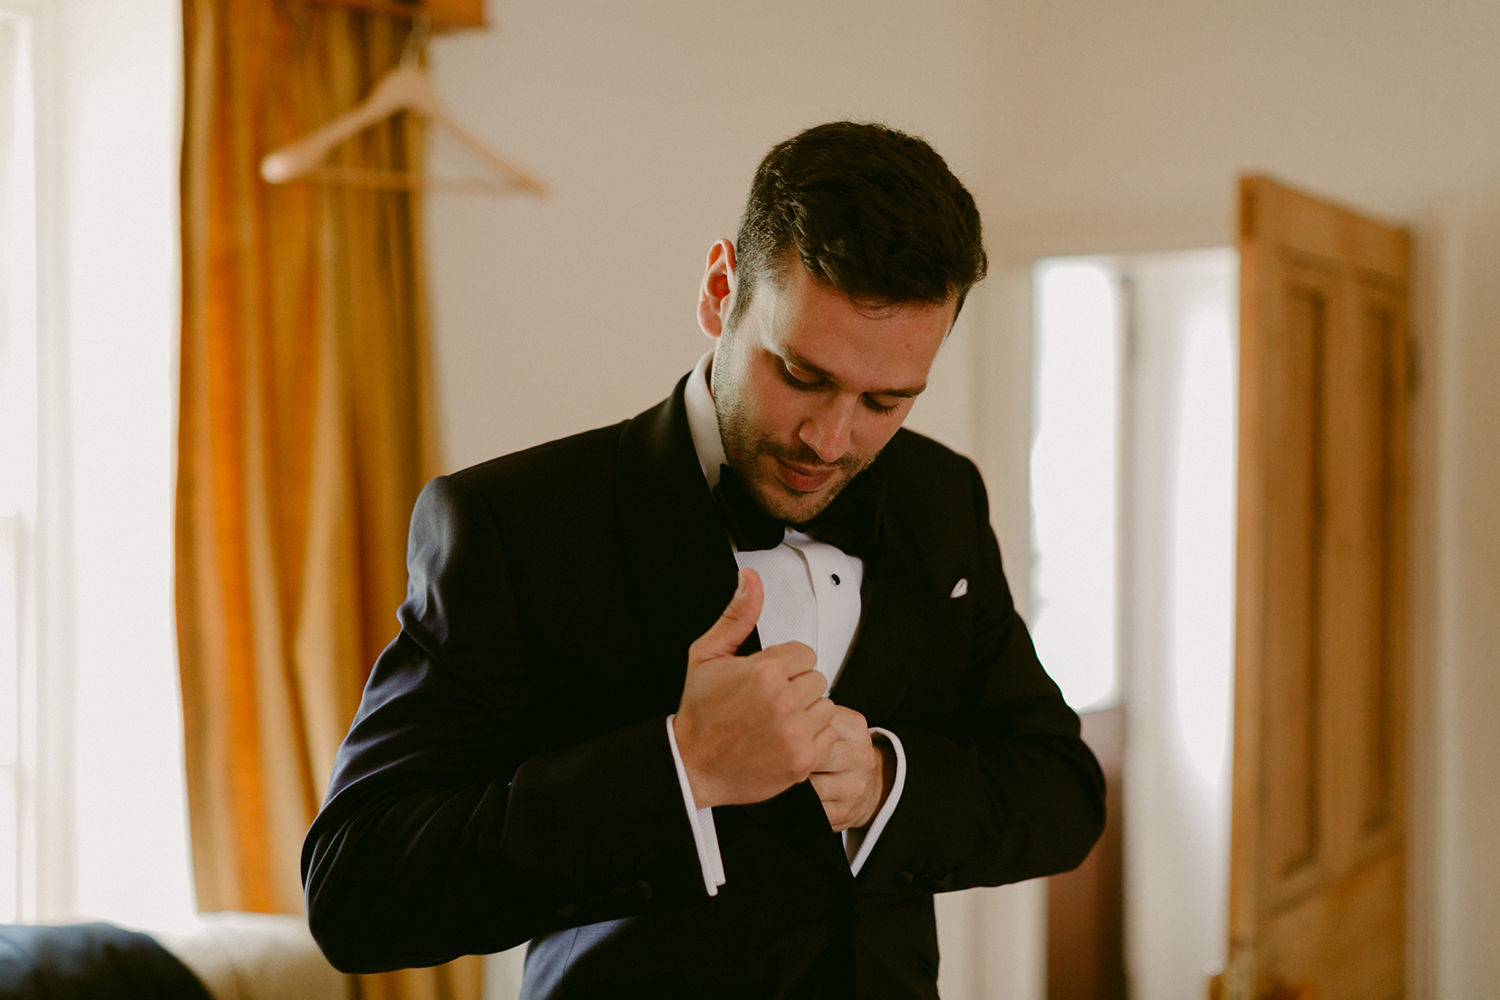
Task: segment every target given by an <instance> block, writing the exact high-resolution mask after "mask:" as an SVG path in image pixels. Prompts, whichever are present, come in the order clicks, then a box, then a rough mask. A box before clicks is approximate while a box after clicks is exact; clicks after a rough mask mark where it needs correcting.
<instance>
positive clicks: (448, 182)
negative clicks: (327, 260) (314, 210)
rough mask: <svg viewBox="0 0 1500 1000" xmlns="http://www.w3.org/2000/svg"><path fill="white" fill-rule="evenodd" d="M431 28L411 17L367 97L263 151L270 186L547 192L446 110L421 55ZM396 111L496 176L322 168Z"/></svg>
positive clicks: (262, 164) (264, 171)
mask: <svg viewBox="0 0 1500 1000" xmlns="http://www.w3.org/2000/svg"><path fill="white" fill-rule="evenodd" d="M429 31H430V22H429V21H428V20H427V19H426V18H425V17H423V18H418V19H417V20H416V21H414V22H413V24H412V34H411V37H410V38H408V39H407V42H406V49H405V50H404V51H403V52H402V54H401V62H400V64H399V65H397V66H396V68H395V69H393V70H391V71H390V72H388V73H386V75H385V76H383V77H382V78H381V79H380V81H379V82H378V83H376V84H375V88H374V89H373V90H371V91H370V96H368V97H366V98H365V99H364V101H363V102H362V103H360V104H359V105H358V106H357V107H355V108H353V109H351V110H349V111H346V112H344V113H343V114H342V115H339V116H338V117H337V118H335V119H334V120H333V121H331V122H329V123H328V124H326V125H324V126H323V127H322V128H320V129H318V130H317V131H316V132H313V133H312V134H310V135H308V136H306V137H304V138H302V139H298V140H297V141H296V142H294V143H291V144H289V145H286V146H282V147H281V148H280V149H277V150H274V151H273V152H271V153H269V154H267V155H266V157H265V158H264V159H263V160H261V161H260V175H261V177H263V178H265V179H266V181H268V182H269V183H271V184H285V183H286V182H287V181H291V180H296V179H297V178H299V177H314V178H317V179H319V180H322V181H325V182H327V183H333V184H353V185H358V186H361V187H379V188H398V189H406V190H426V191H432V190H441V191H467V192H474V193H488V194H516V193H524V194H533V195H538V196H546V194H547V185H546V184H545V183H544V182H542V181H541V180H540V179H538V178H537V177H535V176H534V175H532V174H530V173H528V172H526V171H525V170H523V169H521V168H520V167H518V166H516V165H515V164H514V163H511V162H510V161H509V160H507V159H506V158H505V157H503V156H501V155H500V154H499V153H497V152H495V151H494V150H492V149H490V148H489V147H488V146H486V145H485V144H484V143H483V142H481V141H479V139H477V138H475V137H474V136H473V135H472V134H471V133H470V132H469V131H468V130H467V129H465V128H464V127H463V126H462V125H460V124H458V122H457V121H455V120H454V118H453V116H452V115H451V114H449V113H448V109H447V108H446V107H445V106H444V105H443V102H442V99H441V98H440V97H438V94H437V90H436V89H435V88H434V87H433V85H432V78H431V77H430V76H428V75H427V71H426V70H425V69H423V68H422V65H421V62H420V58H419V56H420V53H421V50H422V46H423V45H424V44H425V43H426V40H427V35H428V32H429ZM398 111H411V112H414V113H416V114H417V115H420V116H421V117H422V118H425V119H427V120H428V121H430V122H433V123H434V124H436V125H438V126H440V127H442V128H444V129H446V130H447V131H448V132H449V133H450V134H451V135H452V136H453V137H454V138H455V139H457V140H458V142H459V144H460V145H461V146H463V147H464V148H465V149H467V150H468V151H469V152H470V153H472V154H474V156H476V157H477V158H478V159H479V160H481V161H482V162H484V163H486V164H488V165H489V166H490V167H491V168H492V169H493V170H494V176H492V177H472V178H435V177H426V176H423V175H420V174H414V173H407V172H403V171H400V170H374V169H371V168H368V167H331V166H325V161H326V160H327V159H328V154H329V153H331V152H332V151H333V149H334V147H336V146H338V145H339V144H340V143H342V142H344V141H345V140H347V139H349V138H351V137H353V136H355V135H358V134H359V133H360V132H363V131H364V130H365V129H367V128H369V127H370V126H371V125H374V124H376V123H377V122H380V121H384V120H385V119H386V118H389V117H390V116H391V115H394V114H396V113H397V112H398Z"/></svg>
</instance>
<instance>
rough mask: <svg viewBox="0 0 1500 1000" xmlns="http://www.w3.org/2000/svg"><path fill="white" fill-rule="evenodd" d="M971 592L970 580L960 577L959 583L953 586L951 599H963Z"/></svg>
mask: <svg viewBox="0 0 1500 1000" xmlns="http://www.w3.org/2000/svg"><path fill="white" fill-rule="evenodd" d="M968 592H969V578H968V577H966V576H962V577H959V579H958V582H957V583H955V584H954V585H953V593H951V594H949V595H948V596H949V597H962V596H964V595H965V594H967V593H968Z"/></svg>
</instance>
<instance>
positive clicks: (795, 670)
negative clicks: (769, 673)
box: [758, 641, 818, 680]
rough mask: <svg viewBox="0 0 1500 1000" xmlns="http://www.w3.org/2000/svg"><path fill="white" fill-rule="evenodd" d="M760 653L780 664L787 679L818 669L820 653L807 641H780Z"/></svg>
mask: <svg viewBox="0 0 1500 1000" xmlns="http://www.w3.org/2000/svg"><path fill="white" fill-rule="evenodd" d="M758 655H760V656H763V657H765V658H766V659H768V660H774V661H775V662H776V663H777V664H779V665H780V666H781V669H782V672H783V673H784V674H785V675H786V679H787V680H791V679H792V678H794V677H797V676H800V675H802V674H805V673H807V672H808V671H809V670H816V669H818V654H817V653H814V652H813V648H812V647H811V646H809V645H808V644H807V643H805V642H795V641H794V642H778V643H777V644H776V645H774V646H771V647H769V648H767V649H763V650H761V651H760V653H759V654H758Z"/></svg>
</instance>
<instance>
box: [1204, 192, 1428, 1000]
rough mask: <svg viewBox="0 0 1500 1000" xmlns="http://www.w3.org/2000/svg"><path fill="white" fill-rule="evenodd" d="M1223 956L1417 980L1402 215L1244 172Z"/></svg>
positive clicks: (1268, 982)
mask: <svg viewBox="0 0 1500 1000" xmlns="http://www.w3.org/2000/svg"><path fill="white" fill-rule="evenodd" d="M1239 247H1240V358H1241V360H1240V429H1239V434H1240V456H1239V523H1238V556H1237V558H1238V569H1237V598H1236V600H1237V608H1236V639H1235V690H1234V699H1235V709H1234V727H1235V728H1234V791H1233V820H1232V824H1231V829H1232V833H1231V846H1230V887H1229V896H1230V903H1229V907H1230V915H1229V936H1230V941H1229V955H1230V962H1229V965H1228V967H1227V969H1226V973H1225V976H1224V978H1223V980H1222V982H1221V983H1220V984H1219V990H1218V992H1220V993H1221V995H1223V996H1225V997H1228V998H1232V1000H1260V998H1264V997H1268V996H1300V997H1316V998H1317V1000H1346V998H1347V1000H1389V998H1393V997H1400V996H1401V995H1402V994H1403V992H1404V982H1403V977H1404V957H1405V956H1404V952H1405V931H1404V923H1405V905H1404V898H1403V896H1404V894H1403V882H1404V877H1405V876H1404V868H1405V849H1404V839H1403V833H1404V825H1405V824H1404V812H1403V810H1404V805H1403V803H1404V794H1403V789H1402V778H1403V767H1402V762H1403V760H1404V755H1403V730H1404V706H1405V699H1404V696H1403V690H1404V689H1403V674H1404V662H1403V651H1404V648H1405V643H1404V632H1405V620H1406V616H1405V601H1404V596H1405V566H1404V558H1405V545H1404V539H1403V534H1404V532H1403V526H1404V518H1405V496H1406V468H1407V462H1406V436H1405V428H1406V395H1407V376H1406V371H1407V357H1406V344H1407V332H1406V317H1407V270H1408V268H1407V259H1408V238H1407V234H1406V232H1405V231H1403V230H1401V229H1398V228H1394V227H1391V226H1388V225H1385V224H1382V223H1379V222H1376V221H1373V220H1371V219H1367V218H1364V217H1362V216H1359V215H1356V214H1354V213H1352V212H1350V211H1348V210H1347V209H1344V208H1340V207H1338V206H1335V205H1331V204H1328V203H1327V202H1323V201H1319V200H1317V199H1315V198H1312V197H1309V196H1308V195H1305V194H1302V193H1300V192H1298V191H1294V190H1292V189H1290V188H1287V187H1284V186H1282V185H1280V184H1278V183H1276V182H1274V181H1272V180H1269V179H1267V178H1264V177H1246V178H1243V179H1242V180H1241V182H1240V239H1239Z"/></svg>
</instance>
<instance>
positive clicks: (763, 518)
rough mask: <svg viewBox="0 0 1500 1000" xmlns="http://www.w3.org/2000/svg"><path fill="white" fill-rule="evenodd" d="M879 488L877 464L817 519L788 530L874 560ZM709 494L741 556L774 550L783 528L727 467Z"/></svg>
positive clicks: (784, 535)
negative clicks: (764, 550) (717, 507)
mask: <svg viewBox="0 0 1500 1000" xmlns="http://www.w3.org/2000/svg"><path fill="white" fill-rule="evenodd" d="M884 487H885V481H884V479H883V478H882V477H881V474H880V469H879V467H878V463H877V464H874V465H871V466H869V467H868V468H866V469H865V470H864V471H863V472H861V473H860V474H859V475H857V476H855V477H854V478H853V479H852V480H851V481H850V482H849V484H848V485H847V486H845V487H844V488H843V489H842V490H840V491H839V494H838V496H836V497H834V498H833V501H832V502H831V503H830V504H829V505H828V506H827V507H825V508H823V512H822V513H820V514H819V515H818V516H817V517H815V518H813V519H812V520H811V521H808V522H807V523H805V524H794V525H791V527H793V528H795V529H796V530H798V531H801V532H804V533H806V534H808V535H811V536H812V537H813V538H816V539H817V540H818V541H820V542H827V543H828V544H829V545H832V546H833V547H835V548H837V549H840V550H842V551H844V552H847V553H848V554H849V555H851V556H857V557H859V558H860V559H869V558H870V557H871V556H873V555H874V554H875V543H876V541H877V540H878V536H879V531H880V502H881V498H882V497H883V495H884V493H885V489H884ZM713 493H714V501H715V502H716V503H717V504H718V505H719V513H720V514H721V515H722V516H723V518H724V526H725V527H726V528H728V529H729V536H730V537H731V538H733V539H734V545H735V548H737V549H739V550H740V551H741V552H754V551H757V550H759V549H774V548H775V547H776V546H778V545H780V544H781V542H782V540H783V539H784V538H785V537H786V528H787V525H786V523H785V522H783V521H780V520H778V519H776V518H774V517H772V516H771V515H770V514H767V513H766V512H765V511H763V510H761V509H760V504H758V503H756V502H755V498H754V497H752V496H751V495H750V491H749V490H747V489H746V488H745V484H744V483H742V482H740V477H739V476H737V475H735V473H734V470H733V469H731V468H730V467H729V466H727V465H725V466H721V467H720V469H719V485H717V486H715V487H714V491H713Z"/></svg>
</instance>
